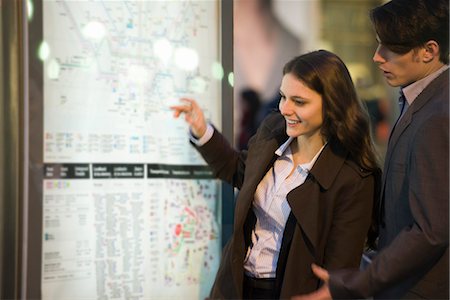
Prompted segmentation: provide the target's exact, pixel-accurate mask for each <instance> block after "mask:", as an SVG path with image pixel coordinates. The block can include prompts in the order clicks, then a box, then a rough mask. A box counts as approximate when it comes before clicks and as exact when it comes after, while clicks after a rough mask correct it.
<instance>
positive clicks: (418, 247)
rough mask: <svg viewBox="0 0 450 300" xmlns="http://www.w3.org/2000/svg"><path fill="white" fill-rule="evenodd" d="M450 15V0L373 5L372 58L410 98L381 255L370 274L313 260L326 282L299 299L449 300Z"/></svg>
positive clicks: (384, 198) (389, 171)
mask: <svg viewBox="0 0 450 300" xmlns="http://www.w3.org/2000/svg"><path fill="white" fill-rule="evenodd" d="M448 15H449V7H448V1H447V0H432V1H431V0H392V1H390V2H388V3H386V4H384V5H382V6H380V7H377V8H375V9H373V10H372V12H371V20H372V23H373V25H374V28H375V31H376V33H377V40H378V42H379V46H378V48H377V50H376V52H375V55H374V57H373V60H374V62H375V63H376V64H377V65H378V66H379V68H380V70H381V71H382V72H383V75H384V77H385V79H386V81H387V83H388V84H389V85H391V86H393V87H397V86H398V87H400V89H401V94H402V95H404V97H405V98H406V101H402V102H403V103H404V104H403V103H402V112H401V114H400V118H399V120H398V121H397V123H396V124H395V125H394V128H393V130H392V132H391V136H390V139H389V143H388V149H387V153H386V157H385V166H384V171H383V183H382V190H381V201H380V203H381V204H380V208H379V215H380V216H379V221H380V222H379V223H380V224H379V231H380V235H379V241H378V248H379V249H378V250H379V252H378V255H377V256H376V257H375V258H374V259H373V261H372V263H371V264H370V265H369V266H368V267H367V268H366V269H365V270H363V271H358V270H337V271H336V270H335V271H331V270H330V272H327V271H326V270H324V269H322V268H320V267H318V266H314V265H313V271H314V273H315V274H316V275H317V276H318V277H319V278H321V279H322V280H323V281H324V282H325V284H324V285H323V286H322V287H321V288H320V289H319V290H318V291H316V292H314V293H312V294H309V295H306V296H303V297H294V299H330V298H368V297H372V296H373V297H374V298H381V299H399V298H407V299H411V298H428V299H449V264H448V256H449V252H448V241H449V231H448V230H449V228H448V226H449V221H448V212H449V205H448V204H449V189H448V186H449V160H448V156H449V71H448V59H449V49H448V48H449V38H448V37H449V31H448V28H449V18H448ZM402 98H403V97H402Z"/></svg>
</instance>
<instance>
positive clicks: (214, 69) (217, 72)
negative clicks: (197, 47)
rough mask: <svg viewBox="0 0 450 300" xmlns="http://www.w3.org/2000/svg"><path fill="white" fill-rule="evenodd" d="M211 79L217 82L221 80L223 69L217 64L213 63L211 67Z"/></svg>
mask: <svg viewBox="0 0 450 300" xmlns="http://www.w3.org/2000/svg"><path fill="white" fill-rule="evenodd" d="M211 73H212V77H213V78H214V79H217V80H222V78H223V68H222V65H221V64H220V63H218V62H216V61H215V62H214V63H213V64H212V66H211Z"/></svg>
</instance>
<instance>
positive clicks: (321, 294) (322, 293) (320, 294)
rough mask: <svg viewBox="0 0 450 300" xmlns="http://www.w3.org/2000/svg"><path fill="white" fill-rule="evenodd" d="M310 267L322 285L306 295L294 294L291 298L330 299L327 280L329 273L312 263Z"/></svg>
mask: <svg viewBox="0 0 450 300" xmlns="http://www.w3.org/2000/svg"><path fill="white" fill-rule="evenodd" d="M311 269H312V271H313V273H314V275H316V276H317V277H318V278H320V279H321V280H322V281H323V282H324V284H323V286H322V287H321V288H320V289H318V290H317V291H315V292H312V293H310V294H307V295H301V296H294V297H292V298H291V300H331V299H332V298H331V294H330V289H329V288H328V280H329V279H330V275H329V274H328V271H327V270H325V269H323V268H321V267H319V266H317V265H315V264H313V265H312V266H311Z"/></svg>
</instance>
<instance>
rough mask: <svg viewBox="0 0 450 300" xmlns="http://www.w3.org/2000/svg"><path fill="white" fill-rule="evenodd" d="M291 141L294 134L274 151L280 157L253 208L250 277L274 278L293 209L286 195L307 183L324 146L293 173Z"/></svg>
mask: <svg viewBox="0 0 450 300" xmlns="http://www.w3.org/2000/svg"><path fill="white" fill-rule="evenodd" d="M292 140H293V138H292V137H291V138H289V139H288V140H287V141H286V142H285V143H284V144H283V145H281V146H280V148H278V149H277V150H276V151H275V154H277V155H278V156H279V157H278V158H277V159H276V161H275V163H274V165H273V166H272V168H270V170H269V171H268V172H267V173H266V175H265V176H264V178H263V179H262V180H261V182H260V183H259V185H258V187H257V189H256V192H255V196H254V201H253V211H254V213H255V215H256V219H257V221H256V225H255V228H254V230H253V231H252V244H251V246H250V247H249V248H248V250H247V254H246V257H245V260H244V269H245V272H246V274H247V275H249V276H251V277H256V278H275V274H276V268H277V263H278V255H279V252H280V248H281V242H282V239H283V233H284V227H285V225H286V221H287V219H288V216H289V214H290V212H291V208H290V207H289V204H288V202H287V198H286V197H287V194H288V193H289V192H290V191H291V190H293V189H294V188H296V187H298V186H300V185H301V184H303V182H305V179H306V177H307V176H308V173H309V170H310V169H311V168H312V166H313V165H314V163H315V161H316V160H317V157H318V156H319V154H320V153H321V152H322V150H323V148H324V146H323V147H322V148H321V149H320V150H319V151H318V152H317V154H316V155H315V156H314V158H313V159H312V160H311V161H310V162H309V163H305V164H299V165H297V166H296V167H295V170H294V171H293V172H292V169H293V168H294V160H293V157H292V152H291V148H290V147H289V146H290V144H291V142H292ZM291 172H292V174H291V176H289V174H290V173H291ZM288 176H289V177H288Z"/></svg>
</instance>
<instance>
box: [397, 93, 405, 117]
mask: <svg viewBox="0 0 450 300" xmlns="http://www.w3.org/2000/svg"><path fill="white" fill-rule="evenodd" d="M405 104H406V98H405V95H404V94H403V92H402V90H400V96H399V97H398V106H399V108H400V115H399V116H398V118H399V119H400V117H401V116H402V114H403V110H404V109H405Z"/></svg>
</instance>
